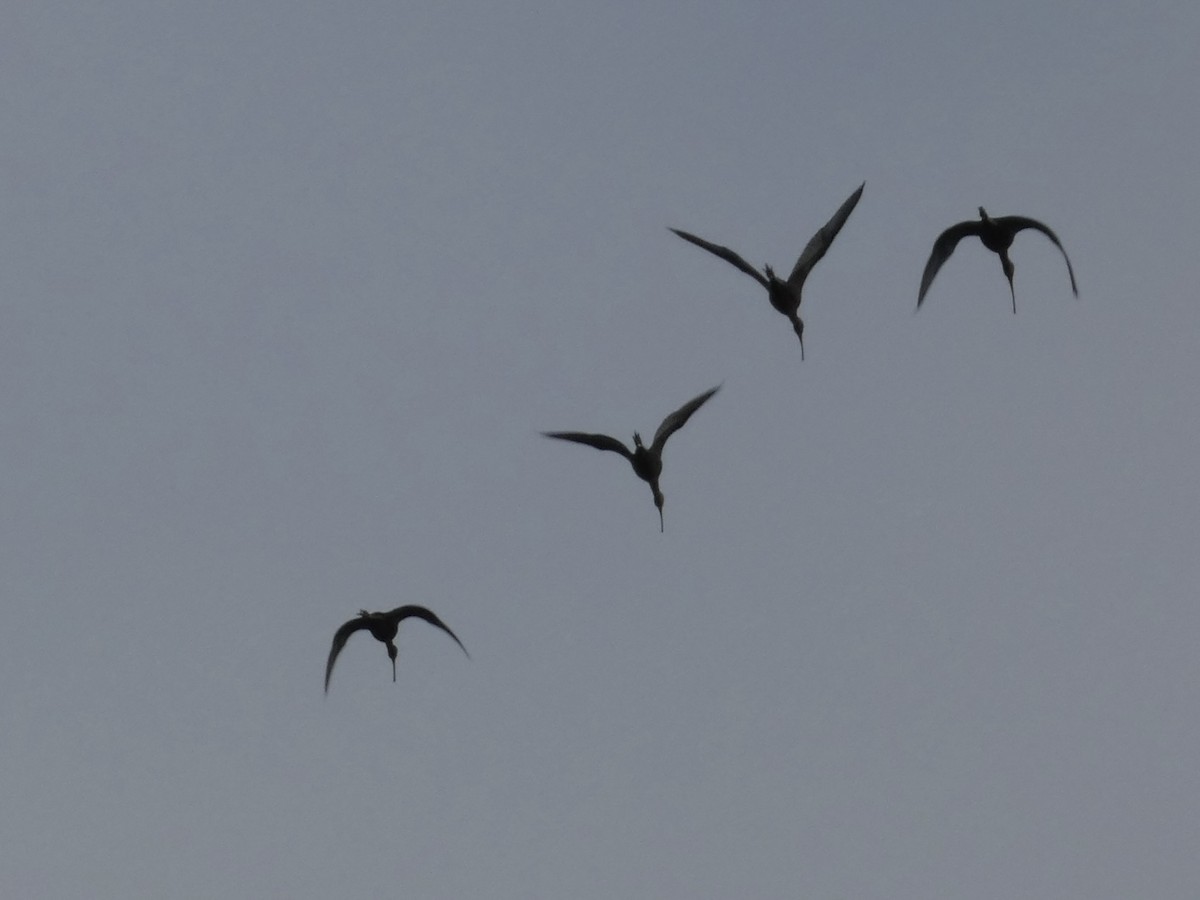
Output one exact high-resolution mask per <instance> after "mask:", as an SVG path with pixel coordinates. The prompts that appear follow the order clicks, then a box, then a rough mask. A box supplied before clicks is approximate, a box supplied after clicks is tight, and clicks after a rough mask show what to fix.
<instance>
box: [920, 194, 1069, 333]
mask: <svg viewBox="0 0 1200 900" xmlns="http://www.w3.org/2000/svg"><path fill="white" fill-rule="evenodd" d="M1026 228H1032V229H1033V230H1034V231H1040V232H1041V233H1042V234H1044V235H1045V236H1046V237H1048V238H1050V240H1051V241H1052V242H1053V244H1054V246H1055V247H1057V248H1058V250H1059V252H1060V253H1061V254H1062V255H1063V259H1064V260H1066V262H1067V274H1068V275H1070V276H1071V291H1072V292H1073V293H1074V294H1075V296H1076V297H1078V296H1079V288H1077V287H1076V286H1075V270H1074V269H1072V268H1071V260H1070V259H1068V258H1067V251H1066V250H1064V249H1063V245H1062V242H1061V241H1059V239H1058V235H1056V234H1055V233H1054V232H1053V231H1051V230H1050V229H1049V228H1048V227H1047V226H1045V225H1043V224H1042V223H1041V222H1039V221H1037V220H1036V219H1027V218H1026V217H1025V216H1000V218H998V219H993V218H992V217H991V216H989V215H988V214H987V210H985V209H984V208H983V207H982V206H981V207H979V221H978V222H974V221H967V222H959V223H958V224H957V225H951V226H950V227H949V228H947V229H946V230H945V231H943V232H942V233H941V234H940V235H938V239H937V240H936V241H934V242H933V250H932V252H930V254H929V262H927V263H925V273H924V274H923V275H922V276H921V292H920V293H919V294H917V309H920V308H921V301H923V300H924V299H925V292H926V291H928V290H929V286H930V285H931V284H933V279H934V276H936V275H937V273H938V269H940V268H941V267H942V263H944V262H945V261H946V260H948V259H949V258H950V254H951V253H953V252H954V248H955V247H957V246H958V242H959V241H961V240H962V239H963V238H965V237H967V236H968V235H972V234H973V235H975V236H976V237H977V238H979V240H981V241H983V246H985V247H987V248H988V249H989V250H991V251H992V252H993V253H997V254H999V255H1000V265H1001V267H1002V268H1003V269H1004V277H1005V278H1007V279H1008V291H1009V293H1010V294H1012V311H1013V313H1014V314H1015V313H1016V311H1017V292H1016V290H1015V289H1014V288H1013V272H1015V271H1016V266H1014V265H1013V262H1012V260H1011V259H1009V258H1008V248H1009V247H1011V246H1012V242H1013V238H1015V237H1016V236H1017V232H1018V231H1022V230H1024V229H1026Z"/></svg>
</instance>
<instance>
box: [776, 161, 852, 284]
mask: <svg viewBox="0 0 1200 900" xmlns="http://www.w3.org/2000/svg"><path fill="white" fill-rule="evenodd" d="M866 186H867V183H866V182H865V181H864V182H863V183H862V184H860V185H859V186H858V190H857V191H855V192H854V193H853V194H851V195H850V196H849V197H848V198H846V202H845V203H843V204H842V205H841V206H840V207H838V211H837V212H835V213H834V214H833V218H831V219H830V220H829V221H828V222H826V223H825V224H824V225H822V226H821V227H820V228H819V229H817V233H816V234H814V235H813V236H812V239H811V240H809V242H808V244H807V245H806V246H805V247H804V250H803V252H802V253H801V254H800V258H799V259H797V260H796V265H794V266H793V267H792V274H791V275H789V276H788V279H787V283H788V284H789V285H791V286H792V287H793V288H795V289H796V290H800V288H801V286H803V284H804V279H805V278H807V277H808V273H809V272H811V271H812V267H813V266H815V265H816V264H817V263H818V262H820V260H821V257H823V256H824V255H825V253H826V252H827V251H828V250H829V246H830V244H832V243H833V239H834V238H835V237H837V236H838V232H839V231H841V230H842V226H843V225H845V224H846V220H847V219H848V218H850V213H852V212H854V207H856V206H857V205H858V199H859V197H861V196H862V192H863V188H865V187H866Z"/></svg>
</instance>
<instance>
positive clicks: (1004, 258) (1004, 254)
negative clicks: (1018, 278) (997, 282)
mask: <svg viewBox="0 0 1200 900" xmlns="http://www.w3.org/2000/svg"><path fill="white" fill-rule="evenodd" d="M1000 265H1001V266H1003V267H1004V277H1005V278H1007V279H1008V292H1009V293H1010V294H1012V306H1013V315H1014V316H1015V315H1016V314H1017V291H1016V289H1015V288H1014V287H1013V273H1014V272H1016V271H1017V267H1016V266H1014V265H1013V261H1012V260H1011V259H1009V258H1008V251H1007V250H1002V251H1001V252H1000Z"/></svg>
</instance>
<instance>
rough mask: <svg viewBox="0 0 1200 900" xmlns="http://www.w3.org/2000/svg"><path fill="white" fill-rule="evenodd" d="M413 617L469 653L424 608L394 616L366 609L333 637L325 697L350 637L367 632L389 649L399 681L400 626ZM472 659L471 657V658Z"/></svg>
mask: <svg viewBox="0 0 1200 900" xmlns="http://www.w3.org/2000/svg"><path fill="white" fill-rule="evenodd" d="M410 616H415V617H416V618H418V619H424V620H425V621H426V622H428V623H429V624H430V625H432V626H434V627H435V628H440V629H442V631H444V632H446V634H448V635H450V637H452V638H454V643H456V644H458V646H459V647H462V652H463V653H467V648H466V647H463V643H462V641H460V640H459V639H458V635H457V634H455V633H454V632H453V631H451V630H450V626H448V625H447V624H446V623H445V622H443V621H442V620H441V619H439V618H438V617H437V616H436V615H434V614H433V613H432V612H430V611H429V610H428V609H426V608H425V607H423V606H411V605H410V606H397V607H396V608H395V609H393V610H392V611H391V612H367V611H366V610H365V609H360V610H359V611H358V618H357V619H351V620H350V621H349V622H347V623H346V624H345V625H343V626H342V627H341V628H339V629H338V630H337V631H335V632H334V633H333V646H332V647H330V648H329V662H327V663H325V693H327V694H328V693H329V676H330V675H332V674H333V664H334V663H335V662H337V658H338V654H339V653H341V652H342V648H343V647H345V646H346V641H347V640H348V639H349V637H350V635H352V634H354V632H356V631H361V630H363V629H366V630H367V631H369V632H371V637H373V638H375V640H377V641H382V642H383V643H384V644H386V645H387V652H388V658H389V659H390V660H391V661H392V681H395V680H396V652H397V651H396V644H395V638H396V631H397V630H398V629H399V628H400V622H401V621H402V620H404V619H407V618H409V617H410ZM470 655H471V654H469V653H467V657H468V658H469V657H470Z"/></svg>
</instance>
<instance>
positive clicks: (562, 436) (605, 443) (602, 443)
mask: <svg viewBox="0 0 1200 900" xmlns="http://www.w3.org/2000/svg"><path fill="white" fill-rule="evenodd" d="M542 434H543V435H545V436H546V437H550V438H558V439H559V440H560V441H574V442H575V443H576V444H587V445H588V446H589V447H595V448H596V449H597V450H611V451H612V452H613V453H620V454H621V455H622V456H623V457H625V458H626V459H633V453H632V451H630V449H629V448H628V447H626V446H625V445H624V444H622V443H621V442H620V441H618V440H617V439H616V438H615V437H609V436H608V435H607V434H587V433H585V432H583V431H543V432H542Z"/></svg>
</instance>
